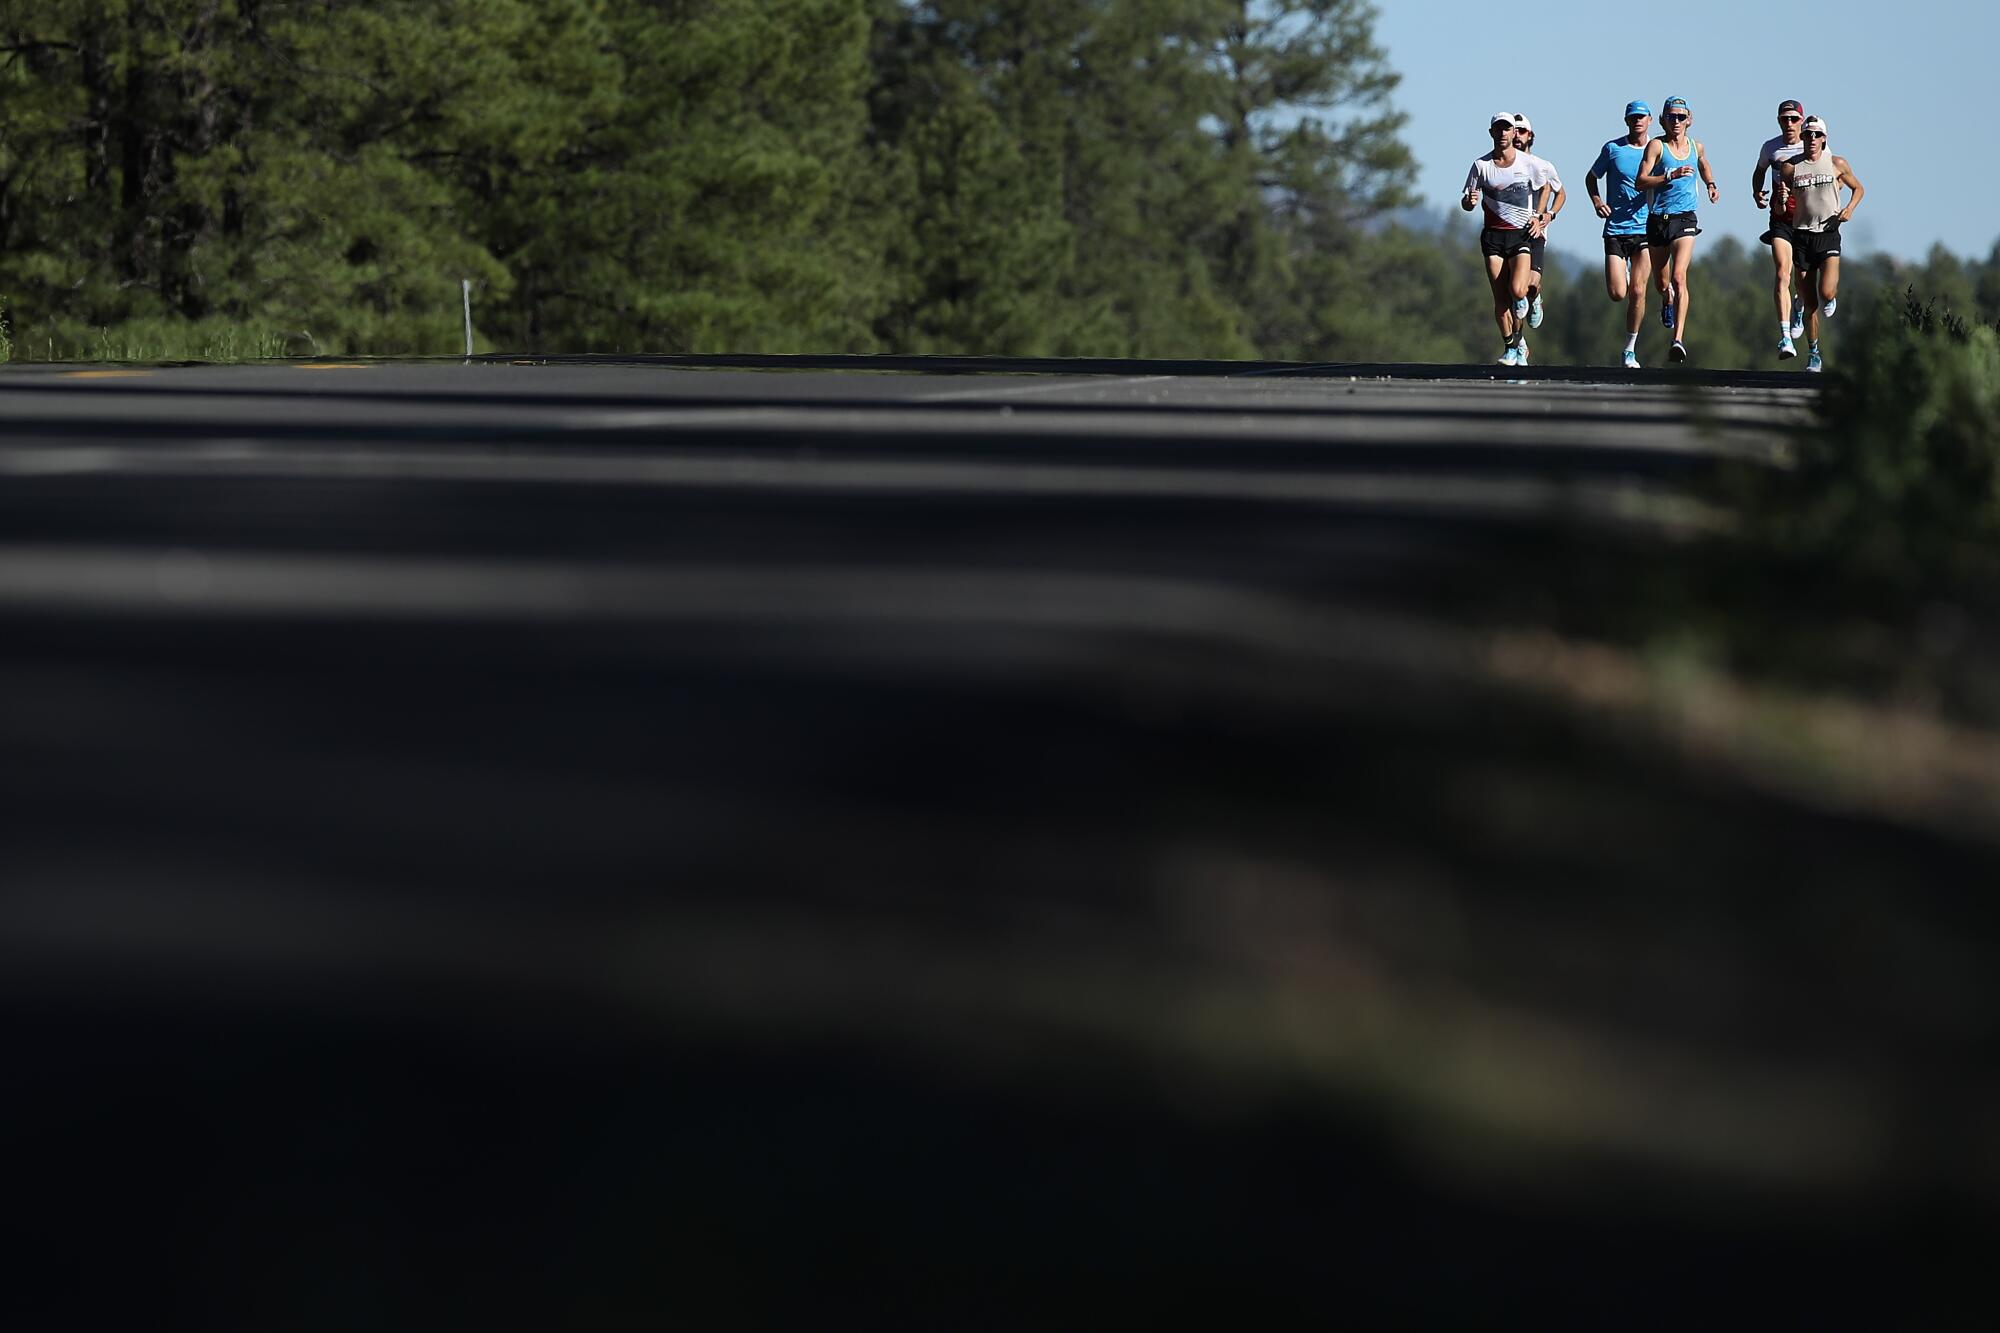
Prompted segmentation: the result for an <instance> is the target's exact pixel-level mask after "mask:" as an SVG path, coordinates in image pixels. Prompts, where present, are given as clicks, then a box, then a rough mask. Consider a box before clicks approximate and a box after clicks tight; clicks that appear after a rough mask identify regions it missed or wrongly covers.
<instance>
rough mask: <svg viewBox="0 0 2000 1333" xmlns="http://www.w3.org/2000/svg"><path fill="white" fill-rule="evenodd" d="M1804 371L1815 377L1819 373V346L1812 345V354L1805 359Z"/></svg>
mask: <svg viewBox="0 0 2000 1333" xmlns="http://www.w3.org/2000/svg"><path fill="white" fill-rule="evenodd" d="M1806 369H1807V370H1810V371H1811V372H1812V373H1813V374H1815V375H1817V374H1819V372H1820V364H1819V345H1818V344H1817V343H1815V344H1814V345H1813V349H1812V352H1811V353H1810V354H1809V355H1808V356H1807V357H1806Z"/></svg>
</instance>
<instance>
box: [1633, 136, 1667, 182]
mask: <svg viewBox="0 0 2000 1333" xmlns="http://www.w3.org/2000/svg"><path fill="white" fill-rule="evenodd" d="M1662 142H1663V141H1662V140H1659V139H1655V140H1653V142H1651V143H1649V144H1647V145H1646V156H1645V157H1644V158H1643V159H1642V160H1641V161H1640V163H1639V175H1638V178H1637V179H1635V180H1634V181H1633V182H1632V183H1633V184H1634V185H1636V186H1638V187H1639V188H1640V189H1642V190H1657V189H1659V188H1660V187H1661V186H1662V185H1665V184H1666V183H1667V173H1666V172H1664V171H1662V172H1660V173H1659V174H1658V175H1654V174H1653V164H1654V163H1656V162H1658V161H1659V160H1660V144H1661V143H1662Z"/></svg>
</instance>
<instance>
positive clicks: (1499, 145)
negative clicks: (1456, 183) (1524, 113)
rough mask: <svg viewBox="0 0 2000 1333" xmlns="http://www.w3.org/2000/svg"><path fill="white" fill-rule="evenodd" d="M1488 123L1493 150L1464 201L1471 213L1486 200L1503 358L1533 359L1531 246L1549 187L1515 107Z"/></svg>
mask: <svg viewBox="0 0 2000 1333" xmlns="http://www.w3.org/2000/svg"><path fill="white" fill-rule="evenodd" d="M1487 128H1488V132H1489V133H1490V135H1491V137H1492V139H1493V151H1492V152H1490V153H1487V154H1485V155H1484V156H1482V157H1480V158H1479V159H1478V160H1476V161H1475V162H1473V164H1472V170H1471V171H1469V172H1467V173H1466V176H1465V194H1464V196H1463V197H1462V198H1461V199H1460V200H1459V207H1460V208H1463V209H1464V210H1465V211H1466V212H1468V213H1470V212H1471V211H1472V210H1473V209H1474V208H1477V207H1479V205H1480V203H1481V202H1482V200H1483V201H1484V203H1485V224H1486V225H1485V226H1484V227H1483V228H1481V230H1480V233H1479V252H1480V254H1482V255H1483V256H1485V259H1486V280H1487V282H1488V283H1489V284H1491V286H1492V288H1493V318H1494V321H1495V322H1496V323H1498V324H1499V325H1500V336H1501V337H1502V338H1504V339H1505V340H1506V350H1505V351H1503V352H1502V353H1501V354H1500V364H1501V365H1503V366H1520V365H1526V364H1527V357H1526V356H1525V355H1524V354H1523V353H1522V351H1521V340H1522V337H1523V336H1524V334H1525V333H1526V331H1527V327H1528V272H1529V267H1528V266H1529V253H1528V252H1529V250H1530V248H1531V247H1532V246H1533V244H1534V239H1535V237H1537V236H1539V235H1541V234H1542V230H1543V228H1544V226H1545V225H1546V219H1545V210H1546V209H1547V207H1548V197H1549V187H1548V186H1547V185H1546V184H1544V185H1542V186H1541V187H1540V189H1539V193H1538V191H1537V187H1536V184H1535V180H1536V177H1535V173H1534V172H1533V171H1532V170H1531V169H1530V168H1529V166H1528V164H1527V163H1526V162H1525V161H1523V160H1522V157H1521V154H1520V153H1518V152H1516V151H1515V149H1514V113H1513V112H1511V111H1499V112H1495V113H1494V115H1493V117H1492V120H1491V122H1490V124H1489V125H1488V127H1487Z"/></svg>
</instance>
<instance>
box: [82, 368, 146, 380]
mask: <svg viewBox="0 0 2000 1333" xmlns="http://www.w3.org/2000/svg"><path fill="white" fill-rule="evenodd" d="M152 373H153V372H152V371H150V370H65V371H64V372H63V373H62V378H63V379H66V380H129V379H136V378H137V377H139V376H141V375H150V374H152Z"/></svg>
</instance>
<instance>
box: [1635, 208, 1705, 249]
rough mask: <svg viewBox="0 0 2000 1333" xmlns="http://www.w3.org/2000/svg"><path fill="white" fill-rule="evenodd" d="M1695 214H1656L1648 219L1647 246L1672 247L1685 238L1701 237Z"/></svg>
mask: <svg viewBox="0 0 2000 1333" xmlns="http://www.w3.org/2000/svg"><path fill="white" fill-rule="evenodd" d="M1699 235H1701V228H1700V227H1698V226H1696V225H1695V220H1694V214H1693V213H1655V214H1653V216H1652V217H1650V218H1647V219H1646V244H1648V245H1672V244H1673V243H1674V242H1675V241H1678V240H1679V239H1680V238H1681V237H1683V236H1699Z"/></svg>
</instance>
